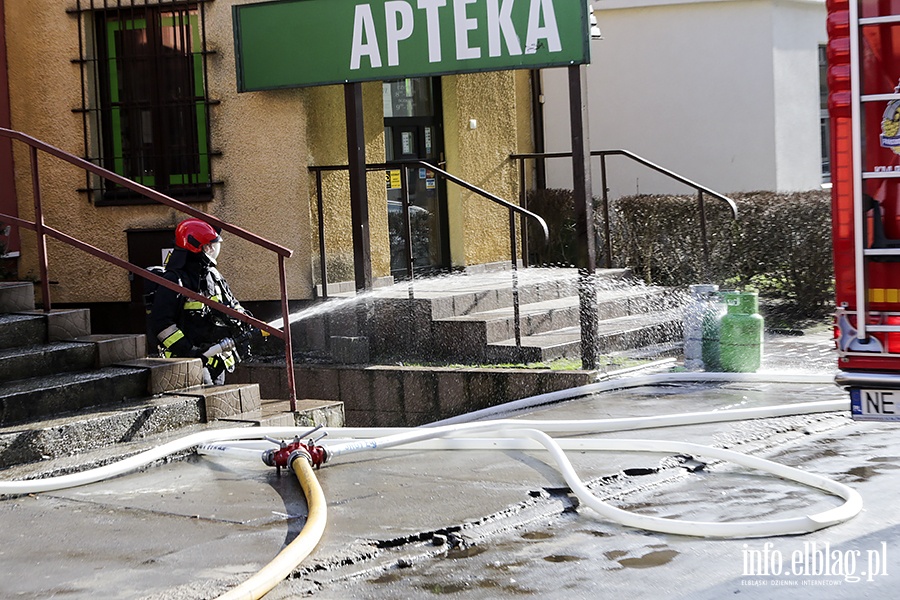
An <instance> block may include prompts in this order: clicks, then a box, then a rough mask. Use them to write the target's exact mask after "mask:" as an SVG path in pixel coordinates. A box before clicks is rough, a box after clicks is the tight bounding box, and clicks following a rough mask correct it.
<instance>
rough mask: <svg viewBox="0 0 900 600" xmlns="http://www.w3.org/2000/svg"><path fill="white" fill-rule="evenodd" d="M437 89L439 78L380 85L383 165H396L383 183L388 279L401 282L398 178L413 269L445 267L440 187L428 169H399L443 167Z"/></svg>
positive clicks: (446, 245)
mask: <svg viewBox="0 0 900 600" xmlns="http://www.w3.org/2000/svg"><path fill="white" fill-rule="evenodd" d="M439 86H440V80H439V79H432V78H417V79H404V80H401V81H390V82H385V83H384V87H383V92H384V139H385V146H386V147H385V157H386V159H387V162H388V163H391V162H397V165H396V166H393V167H391V168H389V170H388V172H387V178H386V180H387V188H388V189H387V194H388V229H389V234H390V240H391V274H392V275H393V276H394V277H396V278H400V279H402V278H407V277H409V273H408V267H407V256H406V237H407V229H406V220H405V216H404V210H403V195H402V190H401V181H402V180H401V178H402V177H406V182H407V186H408V188H409V224H410V231H411V237H412V240H411V244H412V255H413V256H412V263H413V270H414V271H415V273H417V274H418V273H420V272H421V273H428V272H434V271H439V270H442V269H444V268H446V267H447V266H448V257H449V255H450V252H449V239H448V236H447V219H446V212H447V207H446V194H445V193H444V183H443V181H442V180H440V179H438V177H437V176H436V174H435V173H434V171H432V170H431V169H428V168H425V167H419V166H415V167H410V166H405V165H403V164H402V161H404V160H407V161H408V160H414V159H419V160H423V161H425V162H427V163H430V164H432V165H435V166H443V165H441V164H440V163H441V162H442V161H443V152H444V148H443V136H442V135H441V128H440V120H441V110H440V91H439Z"/></svg>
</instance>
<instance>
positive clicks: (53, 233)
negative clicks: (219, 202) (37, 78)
mask: <svg viewBox="0 0 900 600" xmlns="http://www.w3.org/2000/svg"><path fill="white" fill-rule="evenodd" d="M0 136H2V137H6V138H9V139H13V140H18V141H20V142H23V143H25V144H27V145H28V146H29V147H30V153H31V181H32V192H33V194H34V215H35V216H34V219H35V220H34V221H27V220H25V219H20V218H18V217H15V216H13V215H7V214H3V213H0V218H2V219H4V220H8V221H9V222H10V223H12V224H15V225H18V226H20V227H24V228H26V229H31V230H32V231H35V232H36V233H37V236H38V261H39V263H40V264H39V267H40V276H41V294H42V298H43V310H44V311H45V312H50V310H51V302H50V283H49V282H50V279H49V277H48V275H47V271H48V263H47V253H46V237H47V236H50V237H52V238H54V239H57V240H59V241H61V242H64V243H66V244H68V245H70V246H74V247H75V248H78V249H79V250H83V251H84V252H87V253H88V254H91V255H93V256H96V257H97V258H100V259H102V260H105V261H106V262H108V263H110V264H113V265H116V266H118V267H121V268H123V269H126V270H128V271H130V272H132V273H134V274H136V275H139V276H140V277H143V278H145V279H149V280H150V281H153V282H155V283H157V284H159V285H162V286H164V287H167V288H169V289H170V290H174V291H176V292H178V293H180V294H182V295H184V296H186V297H188V298H190V299H192V300H196V301H198V302H202V303H203V304H206V305H207V306H209V307H211V308H214V309H215V310H218V311H221V312H223V313H225V314H226V315H228V316H230V317H233V318H235V319H238V320H240V321H243V322H245V323H249V324H251V325H253V326H254V327H256V328H258V329H261V330H263V331H266V332H268V333H271V334H272V335H274V336H275V337H277V338H279V339H282V340H284V352H285V365H286V369H287V379H288V393H289V395H290V403H291V410H292V411H294V410H296V409H297V391H296V386H295V382H294V361H293V347H292V344H291V328H290V320H289V311H288V299H287V285H286V278H285V269H284V259H285V258H289V257H290V256H291V255H292V254H293V251H292V250H291V249H289V248H286V247H284V246H281V245H279V244H276V243H275V242H272V241H269V240H267V239H265V238H263V237H260V236H258V235H256V234H254V233H251V232H249V231H247V230H245V229H242V228H240V227H238V226H236V225H232V224H230V223H227V222H225V221H222V220H221V219H218V218H216V217H214V216H212V215H208V214H206V213H204V212H202V211H200V210H197V209H196V208H194V207H192V206H190V205H188V204H185V203H184V202H179V201H178V200H175V199H174V198H171V197H169V196H166V195H165V194H161V193H160V192H157V191H156V190H153V189H150V188H148V187H146V186H143V185H141V184H139V183H136V182H134V181H132V180H130V179H126V178H125V177H122V176H121V175H118V174H117V173H113V172H112V171H109V170H107V169H104V168H103V167H99V166H97V165H95V164H94V163H92V162H89V161H86V160H84V159H83V158H79V157H77V156H75V155H74V154H70V153H69V152H66V151H65V150H61V149H60V148H57V147H55V146H51V145H50V144H47V143H45V142H42V141H40V140H38V139H36V138H33V137H31V136H29V135H26V134H24V133H22V132H20V131H14V130H12V129H4V128H2V127H0ZM38 150H41V151H43V152H46V153H47V154H50V155H51V156H55V157H56V158H59V159H60V160H63V161H65V162H67V163H69V164H71V165H74V166H76V167H80V168H82V169H84V170H86V171H89V172H91V173H94V174H95V175H98V176H100V177H103V178H104V179H106V180H108V181H112V182H113V183H115V184H117V185H119V186H121V187H124V188H127V189H129V190H132V191H134V192H136V193H138V194H140V195H141V196H144V197H145V198H149V199H150V200H154V201H155V202H158V203H160V204H164V205H166V206H168V207H170V208H173V209H175V210H177V211H179V212H182V213H185V214H188V215H190V216H192V217H196V218H198V219H201V220H203V221H206V222H207V223H209V224H210V225H213V226H215V227H220V228H221V229H222V230H223V231H227V232H228V233H231V234H234V235H236V236H237V237H239V238H242V239H245V240H247V241H248V242H251V243H252V244H255V245H257V246H260V247H262V248H265V249H266V250H269V251H271V252H274V253H275V254H277V255H278V283H279V286H280V288H281V317H282V323H283V329H278V328H276V327H273V326H271V325H269V324H268V323H265V322H263V321H260V320H259V319H256V318H254V317H251V316H249V315H247V314H245V313H241V312H238V311H236V310H234V309H233V308H230V307H228V306H225V305H224V304H222V303H220V302H216V301H214V300H210V299H209V298H206V297H204V296H202V295H200V294H198V293H197V292H194V291H192V290H189V289H187V288H185V287H183V286H180V285H178V284H176V283H172V282H171V281H168V280H166V279H164V278H163V277H160V276H158V275H155V274H153V273H151V272H150V271H148V270H147V269H144V268H143V267H139V266H137V265H134V264H133V263H130V262H128V261H125V260H122V259H121V258H118V257H116V256H113V255H112V254H109V253H108V252H105V251H103V250H101V249H99V248H97V247H95V246H92V245H90V244H87V243H85V242H82V241H81V240H78V239H77V238H74V237H72V236H69V235H67V234H65V233H63V232H61V231H59V230H57V229H54V228H52V227H48V226H47V225H45V224H44V216H43V211H42V207H41V191H40V177H39V173H38V161H37V157H38V154H37V153H38ZM10 185H12V182H10Z"/></svg>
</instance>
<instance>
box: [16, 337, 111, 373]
mask: <svg viewBox="0 0 900 600" xmlns="http://www.w3.org/2000/svg"><path fill="white" fill-rule="evenodd" d="M95 361H96V351H95V348H94V346H93V345H92V344H79V343H77V342H53V343H50V344H44V345H40V346H26V347H22V348H7V349H4V350H0V383H3V382H6V381H13V380H16V379H29V378H32V377H38V376H41V375H51V374H54V373H65V372H71V371H84V370H86V369H90V368H92V367H93V366H94V364H95Z"/></svg>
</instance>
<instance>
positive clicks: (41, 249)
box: [29, 146, 52, 313]
mask: <svg viewBox="0 0 900 600" xmlns="http://www.w3.org/2000/svg"><path fill="white" fill-rule="evenodd" d="M29 148H30V150H31V192H32V194H33V195H34V225H35V227H34V231H35V233H37V252H38V268H39V269H40V275H41V303H42V305H43V309H44V312H45V313H48V312H50V310H51V308H52V304H51V302H50V276H49V274H48V268H47V267H48V263H47V235H46V233H45V232H44V212H43V209H42V208H41V182H40V176H39V175H38V153H37V148H35V147H34V146H30V147H29Z"/></svg>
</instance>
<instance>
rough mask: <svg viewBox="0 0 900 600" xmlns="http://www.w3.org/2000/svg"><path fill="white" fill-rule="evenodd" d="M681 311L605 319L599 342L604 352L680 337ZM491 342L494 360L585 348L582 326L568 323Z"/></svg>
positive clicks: (535, 358) (551, 356)
mask: <svg viewBox="0 0 900 600" xmlns="http://www.w3.org/2000/svg"><path fill="white" fill-rule="evenodd" d="M681 314H682V313H681V311H680V310H679V309H669V310H665V311H659V312H656V313H647V314H641V315H629V316H626V317H619V318H616V319H607V320H604V321H601V322H600V324H599V325H598V328H597V345H598V348H599V352H600V353H601V354H606V353H611V352H617V351H622V350H627V349H631V348H636V347H640V346H647V345H651V344H658V343H662V342H665V341H666V340H670V339H672V338H673V337H680V336H681V335H682V334H681V331H682V330H681V327H682V324H681V318H682V317H681ZM521 342H522V343H521V347H516V341H515V339H507V340H503V341H501V342H496V343H493V344H489V345H488V346H487V349H486V356H485V360H486V361H487V362H492V363H505V362H544V361H549V360H556V359H558V358H565V357H577V356H578V355H579V353H580V351H581V328H580V327H567V328H564V329H559V330H554V331H548V332H544V333H539V334H536V335H531V336H523V337H522V338H521Z"/></svg>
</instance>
